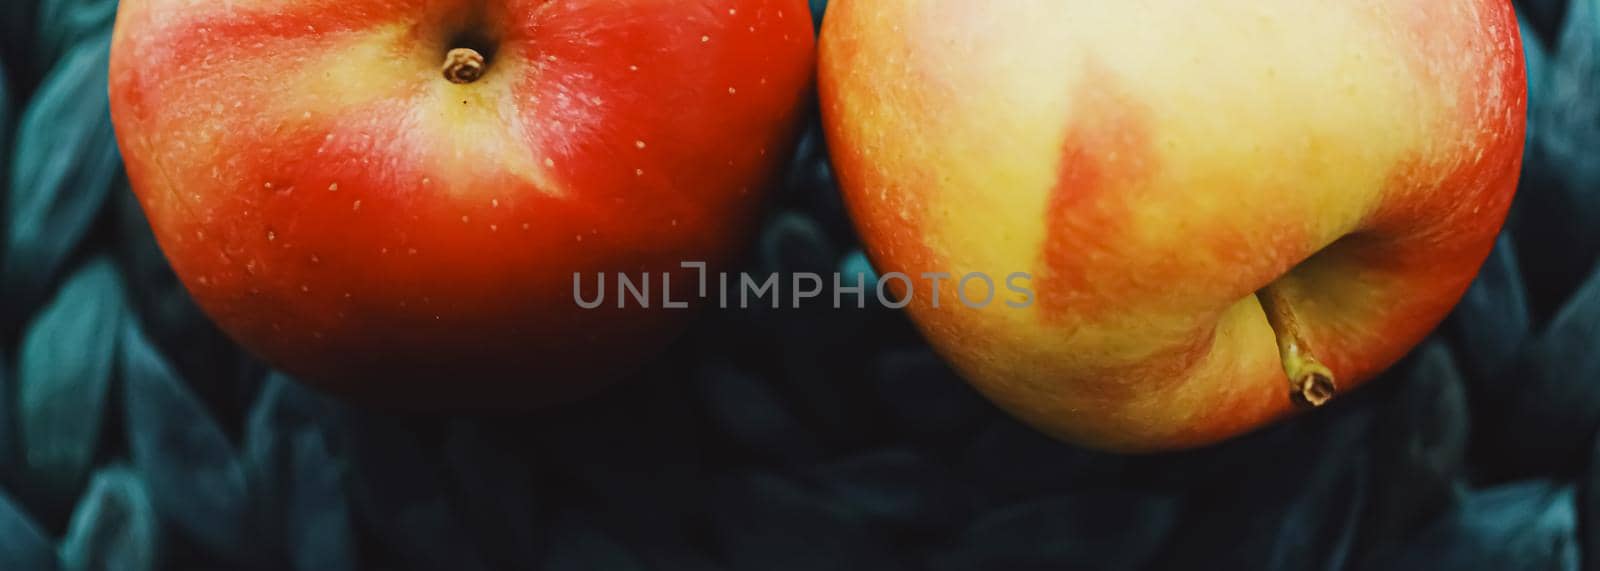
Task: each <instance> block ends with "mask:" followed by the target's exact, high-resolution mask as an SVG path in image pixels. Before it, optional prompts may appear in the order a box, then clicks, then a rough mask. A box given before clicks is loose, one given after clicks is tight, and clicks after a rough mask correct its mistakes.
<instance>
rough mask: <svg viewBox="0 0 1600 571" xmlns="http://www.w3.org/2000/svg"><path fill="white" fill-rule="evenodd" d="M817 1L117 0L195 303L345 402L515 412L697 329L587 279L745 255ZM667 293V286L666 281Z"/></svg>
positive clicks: (143, 151) (129, 81) (151, 200)
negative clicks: (595, 287)
mask: <svg viewBox="0 0 1600 571" xmlns="http://www.w3.org/2000/svg"><path fill="white" fill-rule="evenodd" d="M814 43H815V40H814V35H813V30H812V26H811V19H810V13H809V11H808V10H807V5H806V3H805V2H804V1H803V0H717V1H706V0H574V1H569V2H550V1H547V0H235V1H231V2H221V1H200V2H197V1H193V0H124V1H123V3H122V5H121V7H120V12H119V14H118V18H117V25H116V32H115V37H114V40H113V46H112V61H111V87H110V89H111V106H112V115H113V119H114V122H115V125H116V129H117V136H118V141H119V143H120V145H121V149H122V151H123V156H124V158H125V159H126V162H127V168H128V174H129V178H130V180H131V181H132V184H133V187H134V190H135V192H136V193H137V194H138V196H139V199H140V201H141V203H142V204H143V206H144V210H145V213H146V215H147V216H148V218H149V219H150V222H151V226H152V227H153V229H154V231H155V233H156V236H157V238H158V240H159V242H160V244H161V247H162V248H163V250H164V251H165V253H166V254H167V257H168V258H169V259H170V261H171V262H172V265H173V268H174V269H175V270H176V271H177V274H178V275H179V276H180V278H182V281H183V283H184V284H185V286H187V288H188V289H189V290H190V292H192V293H193V295H194V298H195V299H196V300H197V301H198V302H199V304H200V306H201V307H202V308H203V309H204V310H205V311H206V312H207V313H208V314H209V315H210V316H211V317H212V318H214V319H215V320H216V321H217V322H218V323H219V324H220V325H221V326H222V328H223V329H224V330H226V331H227V332H228V333H229V334H231V335H232V336H233V337H234V338H236V339H237V340H238V341H240V342H241V343H242V344H243V345H245V346H246V347H248V348H250V349H252V350H253V351H255V352H256V353H258V354H259V355H261V356H263V357H265V358H266V359H268V360H269V361H271V362H272V363H274V364H276V365H279V366H280V367H282V368H284V369H286V370H287V371H289V372H291V373H294V374H297V375H298V376H300V377H302V378H305V379H306V380H308V381H311V382H313V383H315V384H318V385H321V386H323V387H325V388H328V389H330V390H332V391H333V392H336V393H342V394H349V395H354V396H357V397H361V398H362V399H365V400H370V401H376V402H380V403H385V404H387V403H394V404H399V405H404V406H421V407H427V408H441V407H448V408H454V407H469V408H480V407H511V408H521V407H525V406H531V405H536V404H542V403H546V402H553V401H559V400H565V399H570V398H574V397H577V396H581V395H583V394H586V393H589V392H593V391H594V390H595V389H596V388H598V387H599V386H600V385H602V384H603V383H604V382H605V381H608V380H612V379H614V378H616V377H617V376H619V375H622V374H625V373H626V372H627V371H628V370H629V369H630V368H633V367H636V366H637V365H638V364H639V363H640V361H641V360H642V359H643V358H645V357H646V356H648V354H649V353H651V352H652V351H654V350H657V349H659V348H660V347H662V346H664V344H665V343H666V342H667V341H668V340H670V338H671V337H672V335H673V334H674V332H675V331H676V330H677V329H679V327H680V325H681V324H683V323H684V322H685V320H686V318H687V317H688V315H687V312H683V311H672V310H663V309H661V308H660V307H659V306H657V307H655V308H652V309H643V308H640V307H638V306H633V307H630V308H628V309H618V308H616V307H614V306H610V305H608V306H606V307H602V308H597V309H594V310H584V309H582V308H581V307H579V306H578V305H577V304H575V303H574V292H573V288H574V274H575V273H582V274H583V275H585V276H594V275H595V274H597V273H599V272H606V273H612V274H614V273H616V272H626V273H628V274H630V275H634V276H643V275H647V274H648V275H653V276H655V277H656V278H657V279H658V280H659V279H660V276H661V274H662V273H663V272H673V273H675V274H677V275H675V276H674V277H676V278H678V279H676V280H674V282H675V283H674V286H675V288H677V289H678V290H679V291H680V292H679V294H677V296H676V299H680V300H682V299H685V298H686V297H687V293H686V292H689V291H691V290H689V289H687V286H688V285H689V284H690V283H691V282H692V280H693V276H694V274H693V273H692V272H690V273H687V274H685V273H684V272H687V270H684V269H683V268H682V267H681V266H680V264H681V263H682V262H685V261H707V262H710V263H711V264H713V266H714V265H716V264H717V263H719V262H725V261H727V260H728V259H729V258H730V257H731V256H733V255H734V254H735V253H736V252H737V251H738V250H739V248H740V247H741V244H742V243H743V242H744V239H745V234H746V231H747V230H749V229H750V227H751V223H750V222H751V220H752V218H753V217H754V214H755V211H754V209H755V208H756V207H757V206H758V202H759V198H760V196H759V195H760V193H759V190H760V189H761V187H762V185H763V183H764V182H766V181H767V180H768V179H769V177H770V176H771V175H773V174H774V171H775V169H777V168H778V167H779V165H780V163H781V162H782V161H783V159H784V158H785V156H786V153H785V149H786V148H788V147H789V146H790V145H791V143H792V139H793V138H794V136H795V135H796V130H797V127H798V122H799V119H801V117H800V116H801V114H802V112H803V109H804V105H805V100H806V96H807V94H808V92H809V89H810V85H811V79H812V71H813V66H812V64H813V56H814V50H813V47H814ZM657 284H658V287H659V284H660V282H659V281H658V282H657Z"/></svg>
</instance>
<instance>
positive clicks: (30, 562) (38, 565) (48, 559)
mask: <svg viewBox="0 0 1600 571" xmlns="http://www.w3.org/2000/svg"><path fill="white" fill-rule="evenodd" d="M55 568H56V554H55V551H54V550H52V549H51V548H50V540H49V538H46V537H45V535H44V530H41V529H39V524H37V523H34V521H33V518H31V517H29V516H28V513H27V512H25V511H23V510H22V507H21V506H18V505H17V503H16V502H14V501H12V499H11V497H10V496H7V495H6V494H5V492H3V491H0V569H5V570H6V571H11V570H13V569H15V570H18V571H23V570H26V571H36V570H44V569H55Z"/></svg>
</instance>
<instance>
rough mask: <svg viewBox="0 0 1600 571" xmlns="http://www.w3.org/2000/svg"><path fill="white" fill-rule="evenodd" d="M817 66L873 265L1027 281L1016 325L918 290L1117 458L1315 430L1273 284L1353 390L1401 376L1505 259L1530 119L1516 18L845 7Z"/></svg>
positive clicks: (1016, 408) (985, 364) (1189, 8)
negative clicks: (1285, 348)
mask: <svg viewBox="0 0 1600 571" xmlns="http://www.w3.org/2000/svg"><path fill="white" fill-rule="evenodd" d="M818 73H819V91H820V96H821V100H822V113H823V118H824V126H825V127H826V130H827V134H828V140H829V147H830V151H831V152H832V153H833V159H834V166H835V170H836V172H837V174H838V177H839V180H840V183H841V186H842V191H843V192H844V195H845V198H846V203H847V205H848V207H849V210H850V213H851V215H852V218H853V219H854V220H855V223H856V227H857V229H858V230H859V232H860V234H861V236H862V239H863V241H864V242H865V244H866V248H867V251H868V254H869V256H870V257H871V259H872V260H873V262H874V265H875V266H876V267H877V268H878V270H879V271H880V272H883V273H889V272H900V273H904V274H908V275H911V276H919V275H920V274H923V273H928V272H943V273H949V274H953V275H955V276H961V275H963V274H965V273H967V272H985V273H988V274H989V275H991V276H995V279H996V281H999V280H1001V279H1003V278H1004V277H1005V276H1007V275H1008V274H1010V273H1011V272H1027V273H1029V274H1031V275H1032V280H1031V281H1027V282H1023V285H1026V286H1029V287H1030V288H1031V289H1032V290H1033V292H1034V294H1035V299H1034V300H1033V301H1034V303H1033V304H1032V305H1031V306H1029V307H1027V308H1025V309H1013V308H1010V307H1007V306H1005V305H1004V304H1003V303H1001V300H1010V301H1017V302H1022V301H1026V300H1025V298H1023V297H1022V296H1018V295H1007V294H1008V292H1007V291H1006V290H1004V289H1001V290H1000V296H999V298H998V299H997V300H996V301H995V303H994V304H993V305H992V306H990V307H988V308H985V309H981V310H980V309H971V308H967V307H963V306H962V304H960V303H954V302H953V301H952V300H954V299H955V295H956V291H955V288H956V287H957V286H956V284H955V283H953V282H952V281H951V280H945V281H943V282H942V286H943V287H942V289H941V291H940V297H942V299H943V300H944V303H943V304H942V306H941V307H933V305H932V298H933V296H932V295H930V293H929V292H928V291H926V285H923V286H919V287H920V289H919V291H918V292H917V293H918V295H917V296H916V297H915V299H914V302H913V303H912V305H911V306H910V307H909V308H908V311H909V312H910V315H911V317H912V318H913V320H914V321H915V322H916V323H917V325H918V326H919V328H920V329H921V330H922V332H923V333H924V334H925V336H926V337H927V338H928V340H929V342H930V343H932V344H933V345H934V346H935V348H936V349H938V350H939V352H940V353H941V354H942V355H944V356H945V357H946V358H947V359H949V360H950V361H951V362H952V363H953V365H954V366H955V367H956V368H957V369H958V370H959V371H960V372H961V373H962V374H963V376H964V377H965V378H967V379H968V380H969V381H970V382H971V383H972V384H973V385H974V386H976V387H977V388H978V389H979V390H980V391H982V392H983V393H984V394H985V395H987V396H988V397H990V398H991V399H993V400H994V401H995V402H996V403H998V404H999V405H1000V406H1002V407H1003V408H1005V409H1007V410H1008V411H1010V412H1012V413H1013V414H1015V415H1017V416H1018V417H1019V418H1021V419H1023V420H1024V421H1026V422H1028V423H1030V424H1032V425H1033V426H1035V427H1037V428H1039V429H1040V430H1042V431H1044V432H1047V433H1049V434H1051V435H1054V436H1056V437H1059V438H1061V439H1064V440H1068V441H1071V442H1076V443H1079V444H1083V445H1086V446H1091V447H1095V448H1102V449H1108V450H1116V451H1124V452H1151V451H1162V450H1171V449H1180V448H1188V447H1194V446H1201V445H1205V444H1210V443H1214V442H1218V441H1220V440H1224V439H1227V438H1230V437H1233V436H1236V435H1239V434H1242V433H1245V432H1248V431H1251V430H1254V429H1256V428H1259V427H1261V426H1263V425H1264V424H1267V423H1269V422H1272V421H1274V420H1276V419H1280V418H1283V417H1285V416H1288V415H1290V414H1293V413H1294V412H1295V411H1296V410H1297V407H1296V406H1295V405H1294V404H1293V401H1292V400H1291V394H1290V393H1291V392H1290V390H1289V382H1288V379H1287V377H1286V375H1285V372H1284V362H1283V360H1282V359H1280V355H1279V350H1278V346H1277V342H1276V339H1277V338H1276V336H1275V332H1274V330H1273V328H1272V327H1271V326H1270V325H1269V322H1268V319H1267V317H1266V315H1265V314H1264V312H1263V309H1262V306H1261V304H1260V303H1259V300H1258V298H1257V296H1256V292H1258V291H1261V290H1262V289H1263V288H1267V287H1268V286H1272V288H1273V290H1275V291H1277V292H1278V293H1280V294H1282V295H1283V296H1284V298H1286V299H1287V301H1288V302H1289V305H1290V306H1292V307H1293V308H1295V309H1296V310H1297V313H1298V314H1299V317H1300V319H1299V321H1300V322H1301V325H1302V326H1303V329H1304V331H1303V333H1304V337H1305V339H1306V340H1307V341H1308V345H1309V346H1310V347H1311V348H1312V349H1313V351H1314V353H1315V355H1316V357H1318V358H1319V359H1320V360H1321V361H1322V362H1323V364H1325V365H1327V366H1328V368H1329V369H1331V371H1332V372H1333V374H1334V376H1335V377H1336V378H1337V381H1338V384H1339V391H1340V392H1341V393H1343V392H1348V391H1350V390H1352V389H1355V388H1357V387H1358V386H1360V385H1361V384H1362V383H1364V382H1366V381H1367V380H1368V379H1370V378H1372V377H1373V376H1374V375H1376V374H1377V373H1379V372H1380V371H1382V370H1383V369H1384V368H1386V367H1388V366H1390V365H1392V364H1393V363H1395V362H1396V361H1397V360H1398V359H1400V358H1401V357H1402V356H1403V355H1404V354H1405V353H1406V352H1407V351H1409V350H1410V348H1411V347H1413V346H1414V345H1415V344H1416V343H1417V342H1419V341H1420V340H1421V339H1423V338H1424V337H1425V336H1426V335H1427V334H1428V333H1429V332H1430V331H1431V330H1432V329H1433V328H1434V327H1435V326H1436V325H1437V323H1438V322H1439V321H1440V320H1441V319H1442V318H1443V316H1444V315H1445V314H1446V313H1447V312H1448V311H1449V310H1450V308H1451V307H1452V306H1453V305H1454V304H1455V303H1456V301H1457V300H1458V299H1459V298H1460V296H1461V295H1462V294H1463V293H1464V291H1465V290H1466V288H1467V287H1468V286H1469V284H1470V283H1471V281H1472V279H1473V277H1474V275H1475V274H1476V273H1477V270H1478V268H1479V266H1480V265H1481V263H1482V261H1483V260H1484V258H1485V257H1486V256H1487V254H1488V252H1489V250H1490V249H1491V247H1492V246H1493V243H1494V239H1495V236H1496V234H1497V233H1498V232H1499V230H1500V227H1501V225H1502V223H1503V221H1504V218H1505V213H1506V209H1507V208H1508V206H1509V204H1510V202H1511V198H1512V196H1513V194H1514V192H1515V188H1516V184H1517V178H1518V172H1519V168H1520V164H1521V157H1522V145H1523V135H1524V129H1525V115H1526V84H1525V81H1526V80H1525V76H1524V73H1525V72H1524V69H1523V55H1522V48H1521V43H1520V38H1519V37H1518V27H1517V21H1516V16H1515V13H1514V11H1513V9H1512V6H1511V3H1510V2H1509V1H1507V0H1449V1H1446V0H1287V1H1282V2H1259V1H1254V0H1215V1H1211V2H1186V1H1182V0H1155V1H1150V2H1103V1H1100V0H835V2H833V3H832V4H830V6H829V13H828V18H827V21H826V22H825V23H824V29H823V34H822V42H821V46H820V55H819V70H818ZM918 283H920V284H926V282H925V281H922V282H918ZM974 297H977V298H981V297H982V292H981V291H980V292H974Z"/></svg>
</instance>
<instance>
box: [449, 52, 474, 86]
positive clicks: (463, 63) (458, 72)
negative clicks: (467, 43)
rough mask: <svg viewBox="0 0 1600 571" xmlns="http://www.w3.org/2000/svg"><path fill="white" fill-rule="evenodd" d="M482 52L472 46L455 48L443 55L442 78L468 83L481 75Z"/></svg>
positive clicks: (458, 82)
mask: <svg viewBox="0 0 1600 571" xmlns="http://www.w3.org/2000/svg"><path fill="white" fill-rule="evenodd" d="M483 69H484V59H483V54H480V53H478V50H475V49H472V48H456V49H453V50H450V52H449V53H446V54H445V55H444V78H445V79H448V80H450V83H455V84H468V83H472V82H474V81H477V80H478V78H480V77H483Z"/></svg>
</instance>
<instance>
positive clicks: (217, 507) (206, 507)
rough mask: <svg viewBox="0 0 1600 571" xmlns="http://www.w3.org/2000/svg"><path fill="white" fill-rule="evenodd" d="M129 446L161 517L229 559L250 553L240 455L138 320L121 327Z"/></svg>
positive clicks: (121, 361)
mask: <svg viewBox="0 0 1600 571" xmlns="http://www.w3.org/2000/svg"><path fill="white" fill-rule="evenodd" d="M121 346H122V350H121V352H120V363H121V366H122V375H123V381H124V382H125V383H126V386H125V389H124V391H123V396H124V398H125V400H126V402H125V406H126V415H127V433H128V440H129V442H128V446H129V449H130V452H132V456H133V463H134V466H136V467H137V468H138V469H139V472H140V473H141V474H143V475H144V477H145V481H147V482H149V485H150V498H151V502H152V503H153V504H154V505H155V506H156V508H157V510H159V511H160V513H161V514H162V516H163V517H165V518H166V519H167V520H168V521H170V522H171V523H173V524H174V525H175V526H177V527H178V528H179V529H182V530H183V531H184V532H186V533H187V534H188V535H189V536H190V537H192V538H194V539H195V540H196V542H197V543H199V544H200V545H203V546H205V547H207V548H208V549H210V550H211V551H213V552H214V553H216V554H217V555H221V556H225V557H227V558H228V559H230V560H240V559H245V558H246V555H245V554H244V553H243V551H244V550H245V547H246V544H247V537H246V536H247V534H248V531H247V529H248V528H247V524H246V522H247V517H248V516H249V513H250V509H249V504H250V499H249V494H248V491H247V489H246V483H245V472H244V466H243V463H242V462H240V460H239V454H238V452H236V451H235V450H234V448H233V444H232V443H230V442H229V441H228V437H227V435H226V434H224V433H223V432H222V428H221V427H220V426H218V425H217V422H216V420H214V419H213V418H212V417H211V414H210V413H209V412H208V411H207V410H206V408H205V406H204V405H202V404H201V403H200V401H199V400H198V399H196V398H195V397H194V394H192V393H191V392H190V391H189V387H188V386H187V385H185V384H184V382H183V381H182V380H181V379H179V378H178V375H177V373H176V372H174V371H173V369H172V365H171V364H169V363H168V362H167V360H166V359H165V358H164V357H162V356H161V354H160V353H158V352H157V351H156V350H155V347H154V346H152V345H151V344H150V339H149V338H148V337H146V336H145V334H144V332H143V331H140V330H139V327H138V326H137V324H135V323H131V322H130V323H126V324H124V325H123V327H122V345H121Z"/></svg>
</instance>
